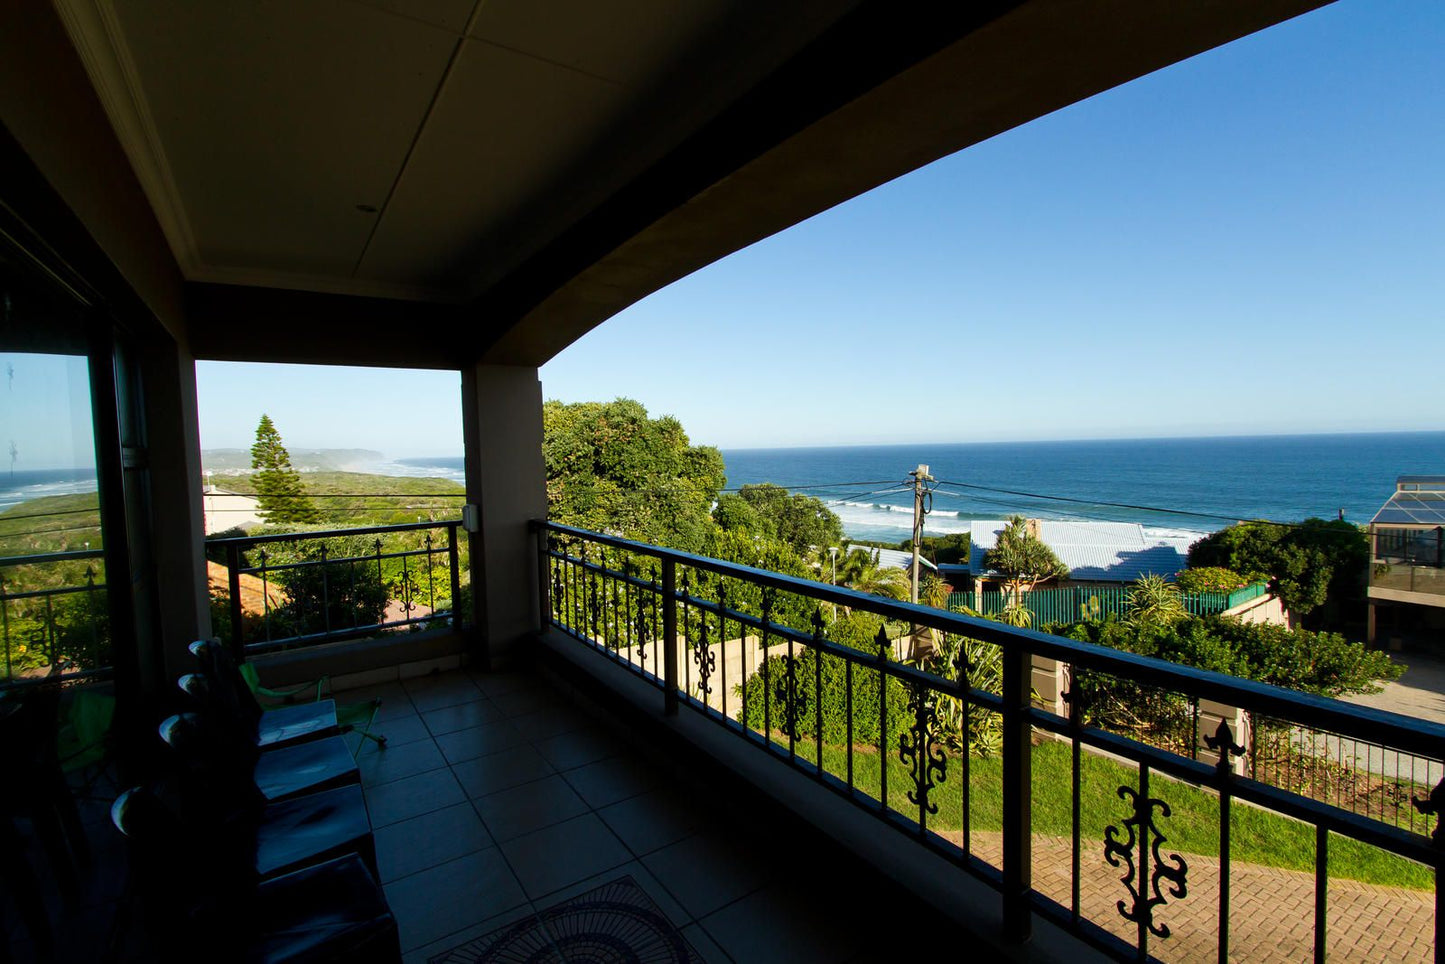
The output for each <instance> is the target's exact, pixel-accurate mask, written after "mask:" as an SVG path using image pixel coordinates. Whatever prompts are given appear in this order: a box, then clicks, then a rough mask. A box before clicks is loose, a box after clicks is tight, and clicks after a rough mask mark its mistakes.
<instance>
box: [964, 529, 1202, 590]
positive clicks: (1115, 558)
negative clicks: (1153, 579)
mask: <svg viewBox="0 0 1445 964" xmlns="http://www.w3.org/2000/svg"><path fill="white" fill-rule="evenodd" d="M1007 524H1008V523H1007V522H1006V521H1005V520H1002V519H976V520H974V521H973V522H972V524H971V525H970V528H969V558H968V564H967V565H966V566H962V567H953V566H940V567H939V570H940V571H941V572H944V573H945V576H949V575H952V576H955V577H957V576H965V577H968V578H970V579H972V580H973V581H975V582H976V581H978V580H992V579H997V578H998V577H999V574H998V573H996V572H991V571H990V570H989V569H988V567H987V566H986V565H985V564H984V561H983V560H984V556H985V555H987V553H988V551H989V550H990V549H992V548H993V547H994V543H995V542H997V541H998V535H999V533H1000V532H1002V531H1003V529H1004V527H1005V526H1006V525H1007ZM1029 525H1030V527H1031V528H1032V529H1034V531H1035V532H1036V534H1037V536H1038V538H1039V539H1040V540H1041V541H1043V542H1044V544H1046V545H1047V546H1048V547H1049V548H1050V549H1052V550H1054V554H1055V555H1057V556H1058V557H1059V561H1060V562H1062V563H1063V564H1064V565H1066V566H1068V567H1069V572H1070V576H1069V582H1071V583H1130V582H1134V581H1135V580H1136V579H1138V578H1139V577H1140V576H1144V575H1151V574H1152V575H1156V576H1173V575H1174V574H1175V573H1177V572H1178V571H1179V570H1181V569H1183V568H1184V567H1185V566H1187V565H1188V556H1189V546H1190V545H1191V544H1193V543H1194V542H1195V541H1197V540H1199V539H1201V538H1203V537H1204V535H1205V533H1203V532H1193V531H1189V530H1184V529H1154V528H1150V527H1147V526H1143V525H1140V524H1139V523H1137V522H1095V521H1089V520H1074V519H1063V520H1061V519H1030V520H1029ZM960 570H961V571H960ZM954 585H955V586H957V585H958V583H957V582H954Z"/></svg>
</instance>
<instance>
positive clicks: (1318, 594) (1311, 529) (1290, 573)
mask: <svg viewBox="0 0 1445 964" xmlns="http://www.w3.org/2000/svg"><path fill="white" fill-rule="evenodd" d="M1369 555H1370V551H1369V542H1368V540H1367V538H1366V536H1365V533H1364V532H1363V531H1361V530H1360V528H1359V527H1357V526H1354V525H1352V524H1350V523H1348V522H1344V521H1342V520H1334V521H1326V520H1324V519H1306V520H1304V521H1303V522H1300V523H1298V524H1295V525H1279V524H1276V523H1272V522H1241V523H1239V524H1237V525H1232V526H1229V527H1228V528H1226V529H1221V530H1219V531H1218V532H1215V533H1213V534H1211V535H1208V536H1206V537H1204V538H1203V539H1200V540H1199V541H1198V542H1196V543H1194V545H1192V546H1190V547H1189V565H1190V567H1191V568H1194V567H1199V566H1220V567H1223V568H1225V569H1232V570H1234V571H1235V572H1238V573H1241V574H1242V575H1244V576H1245V577H1246V578H1248V579H1264V580H1268V582H1269V585H1270V591H1272V592H1273V593H1274V594H1275V595H1277V596H1278V597H1279V599H1280V602H1282V603H1283V604H1284V607H1285V608H1286V609H1288V610H1289V611H1290V612H1292V613H1294V614H1296V615H1299V616H1303V615H1305V614H1307V613H1314V612H1315V611H1316V610H1320V612H1319V614H1318V615H1319V616H1320V617H1321V618H1320V619H1318V620H1316V621H1315V622H1317V623H1318V624H1322V625H1328V624H1332V623H1334V622H1335V621H1336V620H1337V618H1338V617H1339V616H1341V615H1343V614H1344V613H1346V612H1348V611H1349V607H1350V606H1351V604H1357V603H1358V602H1359V601H1360V600H1361V598H1362V597H1363V596H1364V580H1365V568H1366V566H1367V564H1368V562H1369ZM1327 603H1328V605H1326V604H1327ZM1356 608H1358V607H1356Z"/></svg>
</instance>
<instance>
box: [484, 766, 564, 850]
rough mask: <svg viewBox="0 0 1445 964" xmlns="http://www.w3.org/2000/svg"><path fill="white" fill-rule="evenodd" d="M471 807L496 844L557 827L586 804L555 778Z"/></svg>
mask: <svg viewBox="0 0 1445 964" xmlns="http://www.w3.org/2000/svg"><path fill="white" fill-rule="evenodd" d="M475 803H476V808H477V813H479V814H481V817H482V821H483V822H484V823H486V825H487V829H488V830H489V831H491V833H492V836H493V837H495V838H496V839H497V840H498V841H502V840H510V839H512V838H513V837H520V836H522V834H525V833H531V832H532V831H533V830H540V829H541V828H543V827H549V826H551V825H552V824H554V823H561V822H562V821H563V820H568V819H570V818H572V817H575V816H577V815H578V814H582V813H586V812H587V810H588V807H587V804H586V802H585V801H583V799H582V798H581V797H579V796H578V795H577V794H576V793H575V792H573V790H572V788H571V787H570V786H568V785H567V782H566V781H565V780H563V779H562V778H561V777H559V776H551V777H544V778H543V779H541V780H533V781H532V782H531V783H524V784H522V785H521V786H517V787H512V788H511V789H510V790H502V791H501V792H499V793H492V794H488V795H487V796H485V797H480V798H478V799H477V800H476V801H475Z"/></svg>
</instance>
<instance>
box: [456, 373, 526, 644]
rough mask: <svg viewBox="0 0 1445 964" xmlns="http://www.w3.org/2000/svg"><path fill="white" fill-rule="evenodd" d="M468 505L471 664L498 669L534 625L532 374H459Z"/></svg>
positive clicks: (522, 641) (523, 640) (521, 642)
mask: <svg viewBox="0 0 1445 964" xmlns="http://www.w3.org/2000/svg"><path fill="white" fill-rule="evenodd" d="M462 409H463V415H462V432H463V436H464V439H465V442H466V466H467V501H468V502H469V503H471V504H472V505H475V506H477V508H478V509H479V511H480V516H481V520H480V521H481V525H480V528H479V531H477V532H474V533H470V534H469V535H468V546H469V549H470V552H471V569H472V599H473V620H474V625H475V626H476V635H477V639H476V648H475V650H474V653H473V657H474V659H475V660H476V661H477V662H479V663H481V665H483V666H484V667H487V668H493V669H495V668H500V667H503V666H506V665H507V664H508V663H511V662H514V661H515V660H516V659H517V658H518V657H519V656H520V655H521V646H522V644H523V643H524V642H525V641H526V639H527V638H528V636H529V635H530V634H531V633H532V632H534V631H535V629H536V623H537V606H538V603H537V587H536V585H535V583H536V572H537V564H536V559H535V552H536V540H535V538H534V537H533V536H532V534H531V532H530V531H529V524H530V523H531V521H532V520H533V519H541V518H545V517H546V515H547V484H546V472H545V469H544V467H543V464H542V383H541V381H540V380H539V379H538V378H537V369H535V368H531V367H523V366H512V365H474V366H471V367H469V368H466V369H464V370H463V371H462Z"/></svg>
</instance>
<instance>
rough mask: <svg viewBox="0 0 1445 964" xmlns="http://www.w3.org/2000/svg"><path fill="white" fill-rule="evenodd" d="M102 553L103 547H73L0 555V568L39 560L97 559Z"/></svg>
mask: <svg viewBox="0 0 1445 964" xmlns="http://www.w3.org/2000/svg"><path fill="white" fill-rule="evenodd" d="M104 555H105V550H104V549H75V550H68V551H66V552H41V553H37V554H35V555H33V556H3V557H0V569H5V568H8V567H10V566H33V565H35V564H36V563H40V562H71V561H74V560H76V559H99V558H101V557H102V556H104Z"/></svg>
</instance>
